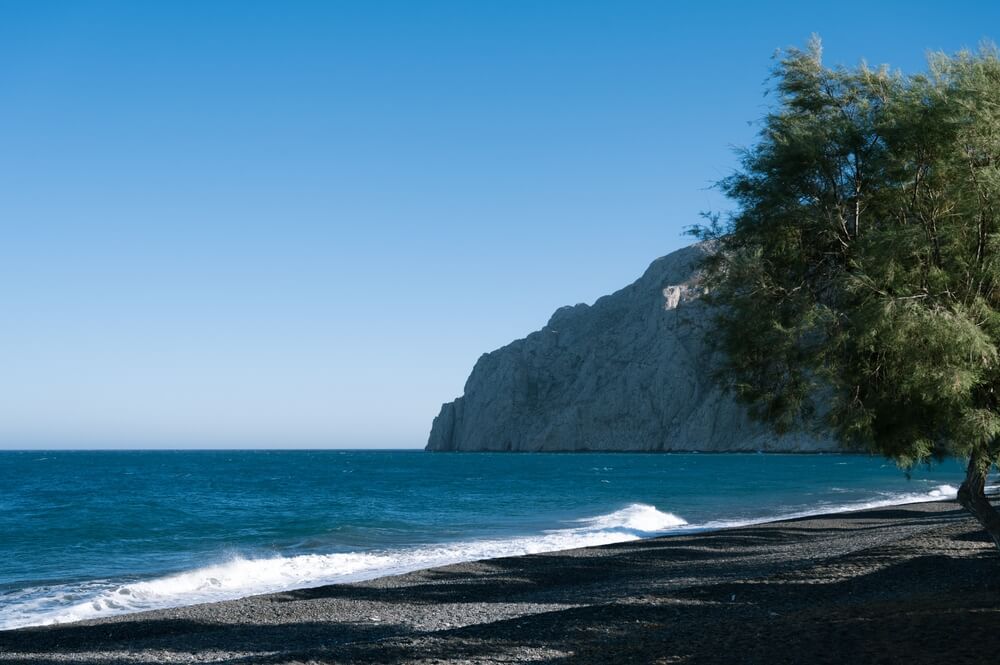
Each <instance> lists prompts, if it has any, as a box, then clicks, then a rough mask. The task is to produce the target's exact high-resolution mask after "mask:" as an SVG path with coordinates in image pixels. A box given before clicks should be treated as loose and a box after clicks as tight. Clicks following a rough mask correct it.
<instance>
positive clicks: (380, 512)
mask: <svg viewBox="0 0 1000 665" xmlns="http://www.w3.org/2000/svg"><path fill="white" fill-rule="evenodd" d="M961 477H962V468H961V466H960V465H959V464H958V463H957V462H948V463H945V464H944V465H941V466H937V467H935V468H933V469H922V470H918V471H916V472H915V473H914V474H913V476H912V478H910V479H908V478H907V477H906V476H905V475H904V474H903V473H902V472H901V471H899V470H898V469H897V468H896V467H895V466H893V465H892V464H891V463H889V462H886V461H885V460H882V459H880V458H872V457H863V456H841V455H753V454H749V455H697V454H686V455H649V454H647V455H639V454H637V455H631V454H593V453H591V454H521V455H512V454H448V453H438V454H431V453H424V452H420V451H392V452H389V451H378V452H375V451H351V452H345V451H280V452H278V451H197V452H193V451H143V452H136V451H128V452H37V451H32V452H0V627H3V628H12V627H17V626H23V625H31V624H38V623H49V622H53V621H69V620H75V619H81V618H89V617H94V616H103V615H107V614H115V613H121V612H128V611H136V610H141V609H149V608H156V607H168V606H176V605H184V604H190V603H194V602H202V601H207V600H220V599H224V598H235V597H240V596H245V595H250V594H253V593H259V592H264V591H273V590H278V589H288V588H295V587H304V586H310V585H318V584H323V583H329V582H336V581H349V580H356V579H364V578H370V577H376V576H378V575H384V574H389V573H394V572H400V571H404V570H412V569H414V568H420V567H425V566H430V565H439V564H443V563H450V562H454V561H460V560H469V559H479V558H487V557H494V556H504V555H510V554H522V553H527V552H538V551H546V550H553V549H563V548H568V547H576V546H583V545H595V544H601V543H607V542H615V541H621V540H628V539H633V538H638V537H649V536H654V535H658V534H661V533H670V532H674V531H688V530H692V529H703V528H717V527H722V526H727V525H736V524H745V523H748V522H754V521H760V520H765V519H774V518H778V517H782V516H789V515H797V514H807V513H817V512H832V511H836V510H844V509H850V508H858V507H866V506H873V505H889V504H894V503H902V502H907V501H914V500H926V499H928V498H941V497H944V496H949V495H950V496H953V495H954V491H955V489H954V488H955V487H957V486H958V484H959V483H960V481H961Z"/></svg>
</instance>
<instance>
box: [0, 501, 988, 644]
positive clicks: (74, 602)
mask: <svg viewBox="0 0 1000 665" xmlns="http://www.w3.org/2000/svg"><path fill="white" fill-rule="evenodd" d="M987 489H988V490H993V491H996V490H997V489H998V488H995V487H990V488H987ZM957 493H958V490H957V488H955V487H953V486H951V485H938V486H937V487H935V488H933V489H931V490H930V491H927V492H914V493H903V494H891V493H887V494H885V495H884V496H883V497H882V498H879V499H874V500H870V501H864V502H855V503H845V504H841V505H823V506H822V507H818V508H814V509H808V510H800V511H792V512H786V513H781V514H777V515H772V516H767V517H754V518H750V519H743V520H714V521H708V522H701V523H697V524H688V523H687V522H686V521H685V520H684V519H682V518H680V517H678V516H677V515H674V514H671V513H667V512H662V511H660V510H657V509H656V507H654V506H650V505H646V504H639V503H636V504H632V505H629V506H626V507H625V508H622V509H620V510H616V511H614V512H612V513H608V514H606V515H598V516H596V517H589V518H585V519H580V520H576V521H574V522H572V523H571V524H572V526H567V527H566V528H562V529H555V530H550V531H545V532H543V533H541V534H538V535H534V536H518V537H514V538H506V539H481V540H467V541H460V542H454V543H444V544H440V545H422V546H417V547H410V548H404V549H387V550H380V551H370V552H344V553H334V554H303V555H298V556H288V557H282V556H278V557H267V558H245V557H240V556H234V557H232V558H230V559H229V560H227V561H223V562H220V563H216V564H213V565H208V566H205V567H201V568H197V569H193V570H190V571H186V572H183V573H178V574H175V575H168V576H164V577H158V578H155V579H151V580H145V581H138V582H131V583H128V584H120V583H115V582H113V581H111V580H94V581H89V582H85V583H80V584H75V585H54V586H45V587H34V588H28V589H22V590H18V591H14V592H9V593H7V594H4V596H3V604H2V605H0V630H8V629H12V628H22V627H25V626H35V625H46V624H53V623H65V622H70V621H80V620H84V619H93V618H98V617H105V616H112V615H116V614H126V613H130V612H139V611H143V610H151V609H161V608H166V607H182V606H185V605H194V604H197V603H206V602H216V601H221V600H233V599H236V598H243V597H246V596H251V595H256V594H261V593H271V592H276V591H288V590H292V589H302V588H307V587H314V586H321V585H324V584H335V583H345V582H357V581H361V580H366V579H373V578H376V577H382V576H385V575H395V574H399V573H404V572H409V571H413V570H418V569H421V568H431V567H434V566H443V565H447V564H451V563H460V562H464V561H476V560H480V559H494V558H499V557H506V556H519V555H524V554H539V553H543V552H554V551H559V550H567V549H574V548H579V547H594V546H597V545H607V544H611V543H619V542H626V541H630V540H637V539H640V538H646V537H651V536H656V535H663V534H666V533H682V532H688V533H690V532H693V531H707V530H714V529H722V528H732V527H741V526H751V525H754V524H763V523H766V522H774V521H778V520H783V519H795V518H799V517H813V516H817V515H826V514H836V513H842V512H848V511H853V510H864V509H867V508H883V507H887V506H895V505H902V504H907V503H917V502H923V501H941V500H945V499H953V498H955V496H956V495H957Z"/></svg>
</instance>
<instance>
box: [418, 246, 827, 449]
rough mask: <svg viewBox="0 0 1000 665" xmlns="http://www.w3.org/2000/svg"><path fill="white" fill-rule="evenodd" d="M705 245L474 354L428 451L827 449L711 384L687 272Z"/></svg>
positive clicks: (694, 268) (693, 284)
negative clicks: (763, 418) (782, 432)
mask: <svg viewBox="0 0 1000 665" xmlns="http://www.w3.org/2000/svg"><path fill="white" fill-rule="evenodd" d="M706 251H708V250H707V248H706V247H705V246H704V245H702V244H697V245H692V246H690V247H686V248H684V249H681V250H678V251H676V252H673V253H671V254H668V255H667V256H664V257H661V258H659V259H657V260H655V261H653V263H652V264H651V265H650V266H649V268H648V269H647V270H646V272H645V273H644V274H643V275H642V277H640V278H639V279H638V280H636V281H635V282H633V283H632V284H630V285H629V286H626V287H625V288H623V289H621V290H620V291H617V292H616V293H613V294H611V295H609V296H604V297H603V298H600V299H598V300H597V302H595V303H594V304H593V305H591V306H588V305H585V304H579V305H575V306H571V307H562V308H560V309H558V310H556V312H555V313H554V314H553V315H552V318H551V319H549V322H548V323H547V324H546V325H545V327H543V328H542V329H541V330H538V331H536V332H533V333H531V334H530V335H528V336H527V337H525V338H524V339H519V340H516V341H514V342H511V343H510V344H508V345H507V346H505V347H503V348H500V349H497V350H496V351H493V352H492V353H487V354H484V355H483V356H481V357H480V358H479V360H478V362H476V365H475V367H474V368H473V370H472V374H471V375H470V376H469V378H468V380H467V381H466V384H465V393H464V394H463V395H462V396H461V397H459V398H457V399H456V400H455V401H453V402H448V403H447V404H444V405H443V406H442V407H441V412H440V413H439V414H438V416H437V417H436V418H435V419H434V423H433V425H432V427H431V433H430V438H429V440H428V442H427V449H428V450H436V451H449V450H464V451H718V452H723V451H772V452H819V451H833V450H836V449H837V448H836V445H835V443H834V442H833V441H832V440H831V439H826V438H822V437H812V436H808V435H803V434H796V435H787V436H777V435H776V434H774V433H773V432H772V431H771V430H770V429H769V428H768V427H767V426H766V425H763V424H760V423H756V422H753V421H751V420H750V419H749V417H748V415H747V413H746V409H745V408H743V407H742V406H740V405H738V404H736V403H735V402H734V400H733V399H732V397H730V396H729V395H726V394H724V393H723V391H722V390H721V389H720V388H719V387H718V386H717V385H716V384H715V383H714V382H713V380H712V376H711V374H712V367H713V362H714V361H713V352H712V350H711V347H710V344H708V341H709V339H710V336H711V334H712V316H711V312H710V310H709V307H708V305H706V304H705V303H704V302H701V300H700V296H701V295H703V289H702V288H701V287H700V286H699V275H698V265H699V262H700V260H701V258H702V257H703V256H704V254H705V252H706Z"/></svg>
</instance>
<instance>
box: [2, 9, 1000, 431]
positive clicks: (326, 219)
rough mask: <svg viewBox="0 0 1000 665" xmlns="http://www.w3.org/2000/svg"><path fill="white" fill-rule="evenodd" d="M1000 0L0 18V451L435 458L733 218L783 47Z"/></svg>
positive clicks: (907, 42) (949, 30) (966, 34)
mask: <svg viewBox="0 0 1000 665" xmlns="http://www.w3.org/2000/svg"><path fill="white" fill-rule="evenodd" d="M998 19H1000V3H995V2H986V1H983V2H979V3H975V2H973V3H960V4H954V5H948V4H943V3H941V2H919V1H907V2H898V3H897V2H880V3H875V2H870V1H869V2H852V1H841V2H829V3H810V2H801V0H800V1H797V2H768V3H750V2H667V1H666V0H663V1H659V2H653V1H650V2H629V1H627V0H608V1H606V2H586V1H583V0H573V1H566V2H555V1H548V2H545V1H530V2H528V1H520V0H502V1H495V2H493V1H486V0H468V1H465V2H435V1H432V0H424V1H420V2H412V1H400V2H381V1H378V0H366V1H364V2H361V1H359V2H334V1H329V2H304V1H287V2H279V1H277V0H275V1H273V2H252V1H248V0H240V1H234V2H223V1H213V2H168V1H165V0H164V1H162V2H132V1H128V2H86V1H73V2H46V1H44V0H24V1H23V2H17V1H15V0H2V1H0V230H2V234H0V447H5V448H20V447H39V446H43V447H74V446H86V447H95V446H101V447H104V446H109V447H143V446H168V447H192V446H206V447H220V446H248V447H249V446H253V447H258V446H266V447H306V446H310V447H311V446H329V447H369V446H371V447H419V446H422V445H423V444H424V443H425V441H426V436H427V433H428V431H429V429H430V423H431V420H432V418H433V417H434V416H435V415H436V414H437V411H438V407H439V405H440V403H441V402H443V401H447V400H450V399H453V398H454V397H455V396H457V395H459V394H461V392H462V386H463V384H464V381H465V378H466V376H467V375H468V373H469V371H470V369H471V368H472V365H473V363H474V362H475V360H476V358H477V357H478V356H479V355H480V354H481V353H483V352H485V351H489V350H492V349H495V348H497V347H499V346H502V345H504V344H506V343H507V342H509V341H511V340H512V339H515V338H517V337H521V336H523V335H524V334H526V333H528V332H530V331H532V330H535V329H537V328H539V327H541V326H542V325H543V324H544V323H545V322H546V320H547V319H548V317H549V315H550V314H551V313H552V311H553V310H555V309H556V308H557V307H559V306H561V305H564V304H572V303H576V302H592V301H593V300H594V299H596V298H597V297H599V296H600V295H603V294H605V293H609V292H611V291H614V290H616V289H618V288H620V287H622V286H624V285H625V284H627V283H629V282H630V281H632V280H633V279H635V278H636V277H638V275H639V274H641V273H642V271H643V270H644V269H645V267H646V265H647V264H648V263H649V262H650V261H651V260H652V259H654V258H656V257H657V256H660V255H663V254H665V253H667V252H670V251H671V250H674V249H677V248H679V247H681V246H682V245H685V244H687V242H688V239H687V238H686V237H684V236H682V235H681V231H682V229H683V227H684V226H685V225H688V224H691V223H694V222H696V221H698V213H699V212H700V211H703V210H708V209H714V210H721V209H724V208H725V206H726V203H725V201H723V200H721V199H720V197H719V196H718V194H717V193H715V192H713V191H712V190H710V189H709V186H710V185H711V183H712V182H713V181H715V180H717V179H718V178H720V177H721V176H724V175H726V174H727V173H729V172H730V171H731V170H732V169H733V168H734V167H735V163H736V160H735V157H734V155H733V147H734V146H740V145H746V144H748V143H750V142H752V140H753V136H754V131H755V130H754V127H753V126H752V125H751V124H748V121H753V120H756V119H758V118H759V117H760V116H761V115H762V114H763V113H764V110H765V109H766V104H767V103H768V100H767V99H766V98H765V97H764V96H763V93H764V90H765V85H764V82H765V78H766V77H767V74H768V71H769V68H770V66H771V64H772V61H771V60H770V58H771V55H772V54H773V53H774V51H775V49H777V48H780V47H786V46H789V45H802V44H804V43H805V41H806V40H807V39H808V38H809V35H810V34H812V33H814V32H815V33H818V34H819V35H821V36H822V38H823V40H824V44H825V56H826V60H827V62H829V63H845V64H855V63H857V62H858V61H859V60H860V59H862V58H865V59H867V60H868V61H869V62H871V63H875V64H877V63H883V62H887V63H889V64H891V65H893V66H895V67H900V68H902V69H904V70H906V71H912V70H915V69H920V68H922V67H923V64H924V55H925V53H926V51H927V50H928V49H941V50H946V51H954V50H957V49H959V48H962V47H965V46H969V47H975V46H976V45H977V44H978V43H979V42H980V41H981V40H983V39H1000V36H998V35H996V34H993V33H991V32H989V31H990V30H994V29H996V26H998V25H1000V21H998Z"/></svg>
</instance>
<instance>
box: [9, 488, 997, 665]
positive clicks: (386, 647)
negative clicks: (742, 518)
mask: <svg viewBox="0 0 1000 665" xmlns="http://www.w3.org/2000/svg"><path fill="white" fill-rule="evenodd" d="M997 626H1000V557H998V553H997V552H996V551H995V549H994V548H993V546H992V545H991V544H990V542H989V541H988V540H987V539H986V537H985V536H984V535H983V534H982V533H981V532H980V530H979V527H978V525H977V524H976V523H975V522H974V521H973V520H971V519H970V518H969V517H967V515H966V514H965V513H964V511H962V510H961V508H960V507H959V506H958V505H957V504H956V503H955V502H953V501H941V502H929V503H919V504H909V505H905V506H898V507H890V508H880V509H873V510H866V511H858V512H852V513H840V514H834V515H828V516H818V517H809V518H803V519H798V520H788V521H781V522H772V523H768V524H760V525H756V526H752V527H745V528H738V529H725V530H719V531H712V532H704V533H697V534H691V535H683V536H669V537H663V538H652V539H646V540H640V541H633V542H627V543H619V544H614V545H606V546H601V547H593V548H583V549H577V550H567V551H561V552H552V553H547V554H538V555H531V556H521V557H510V558H501V559H490V560H485V561H478V562H472V563H464V564H456V565H450V566H445V567H440V568H433V569H427V570H420V571H416V572H412V573H408V574H404V575H398V576H389V577H382V578H379V579H375V580H370V581H366V582H360V583H355V584H344V585H330V586H323V587H318V588H313V589H302V590H297V591H289V592H283V593H275V594H269V595H262V596H254V597H250V598H244V599H241V600H234V601H226V602H220V603H210V604H203V605H194V606H189V607H183V608H175V609H166V610H157V611H153V612H144V613H137V614H128V615H122V616H116V617H111V618H106V619H99V620H91V621H84V622H78V623H73V624H60V625H54V626H44V627H35V628H24V629H20V630H13V631H4V632H0V662H10V663H67V662H74V663H133V664H146V663H195V662H197V663H258V662H260V663H295V662H300V663H308V662H316V663H320V662H322V663H327V662H329V663H366V662H373V663H409V662H414V663H501V662H502V663H520V662H552V663H606V662H622V663H629V662H634V663H647V662H648V663H799V662H809V663H817V662H819V663H840V662H852V663H895V662H901V663H941V662H949V663H956V662H962V663H966V662H967V663H978V662H991V661H992V660H994V659H995V658H996V653H997V650H998V648H1000V631H997Z"/></svg>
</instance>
